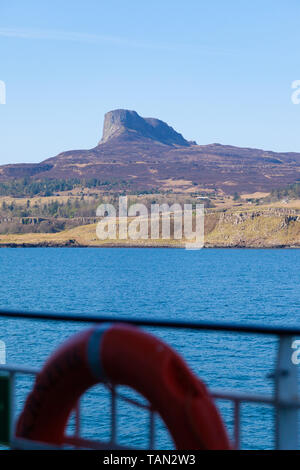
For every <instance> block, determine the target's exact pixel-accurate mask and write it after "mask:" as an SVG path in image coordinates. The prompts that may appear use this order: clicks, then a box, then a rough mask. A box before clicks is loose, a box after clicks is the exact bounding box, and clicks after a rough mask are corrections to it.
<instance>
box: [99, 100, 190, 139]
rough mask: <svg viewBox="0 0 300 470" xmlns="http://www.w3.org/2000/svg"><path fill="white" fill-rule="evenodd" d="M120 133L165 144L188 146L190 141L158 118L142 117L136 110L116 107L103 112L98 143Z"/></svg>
mask: <svg viewBox="0 0 300 470" xmlns="http://www.w3.org/2000/svg"><path fill="white" fill-rule="evenodd" d="M122 135H127V136H128V135H129V136H130V138H131V139H132V138H136V139H141V138H144V139H151V140H154V141H157V142H160V143H162V144H165V145H170V146H174V145H178V146H185V147H188V146H190V145H191V143H190V142H188V141H187V140H185V139H184V138H183V136H182V135H181V134H179V133H178V132H176V131H175V130H174V129H173V128H172V127H171V126H168V124H166V123H165V122H163V121H161V120H160V119H154V118H143V117H141V116H140V115H139V114H138V113H137V112H136V111H129V110H127V109H116V110H114V111H109V112H108V113H106V114H105V117H104V125H103V135H102V139H101V141H100V142H99V144H100V145H101V144H103V143H106V142H108V141H110V140H112V139H115V138H117V137H122Z"/></svg>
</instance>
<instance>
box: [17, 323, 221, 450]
mask: <svg viewBox="0 0 300 470" xmlns="http://www.w3.org/2000/svg"><path fill="white" fill-rule="evenodd" d="M99 382H109V383H111V384H115V385H117V384H120V385H127V386H129V387H131V388H133V389H134V390H136V391H137V392H139V393H140V394H142V395H143V396H144V397H145V398H146V399H147V400H148V401H149V403H150V404H151V406H152V408H153V409H155V410H156V411H157V412H158V413H159V414H160V416H161V417H162V419H163V420H164V422H165V424H166V426H167V428H168V429H169V432H170V434H171V436H172V438H173V440H174V442H175V445H176V448H177V449H229V448H230V443H229V439H228V437H227V433H226V430H225V427H224V425H223V422H222V419H221V417H220V415H219V412H218V410H217V408H216V406H215V404H214V402H213V399H212V398H211V396H210V394H209V392H208V390H207V388H206V386H205V385H204V383H203V382H202V381H200V380H199V379H198V378H197V377H196V376H195V375H194V374H193V373H192V372H191V371H190V369H189V368H188V367H187V365H186V364H185V362H184V361H183V359H182V358H181V357H180V356H179V355H178V354H177V353H176V352H175V351H174V350H173V349H171V348H170V347H169V346H168V345H166V344H165V343H164V342H162V341H160V340H159V339H157V338H155V337H154V336H152V335H150V334H148V333H145V332H143V331H142V330H140V329H139V328H136V327H133V326H129V325H125V324H116V325H110V324H102V325H100V326H98V327H96V328H92V329H89V330H86V331H84V332H82V333H79V334H77V335H74V336H73V337H72V338H71V339H70V340H68V341H66V342H65V343H64V344H63V345H62V346H61V347H60V348H59V349H58V350H57V351H56V352H54V354H53V355H52V356H50V358H49V359H48V361H47V362H46V364H45V365H44V367H43V368H42V370H41V372H40V373H39V374H38V376H37V378H36V381H35V385H34V388H33V390H32V392H31V393H30V394H29V396H28V398H27V400H26V403H25V406H24V410H23V412H22V413H21V415H20V417H19V420H18V423H17V427H16V436H17V437H22V438H25V439H31V440H35V441H41V442H46V443H51V444H58V445H61V444H62V443H63V442H64V434H65V427H66V425H67V422H68V418H69V416H70V413H71V411H72V409H73V408H74V406H75V405H76V402H77V400H78V399H79V398H80V396H81V395H82V394H83V393H84V392H85V391H86V390H87V389H88V388H90V387H92V386H93V385H95V384H97V383H99Z"/></svg>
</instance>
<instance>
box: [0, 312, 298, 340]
mask: <svg viewBox="0 0 300 470" xmlns="http://www.w3.org/2000/svg"><path fill="white" fill-rule="evenodd" d="M0 317H6V318H19V319H31V320H52V321H62V320H65V321H69V322H78V323H104V322H107V323H128V324H131V325H137V326H150V327H159V328H181V329H189V330H207V331H212V330H213V331H224V332H233V333H234V332H237V333H254V334H264V335H276V336H300V328H299V327H282V326H279V325H276V326H263V325H251V324H247V325H242V324H239V323H225V322H218V323H215V322H202V321H181V320H177V321H174V320H172V321H170V320H166V319H160V320H153V319H150V318H128V317H120V316H119V317H116V316H113V317H112V316H101V315H99V316H98V315H88V316H87V315H82V314H74V313H70V314H64V313H43V312H24V311H17V310H0Z"/></svg>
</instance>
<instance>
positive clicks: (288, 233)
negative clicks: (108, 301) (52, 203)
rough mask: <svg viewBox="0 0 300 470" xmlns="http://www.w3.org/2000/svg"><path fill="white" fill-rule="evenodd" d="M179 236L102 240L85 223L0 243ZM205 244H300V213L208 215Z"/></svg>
mask: <svg viewBox="0 0 300 470" xmlns="http://www.w3.org/2000/svg"><path fill="white" fill-rule="evenodd" d="M184 243H185V241H184V240H182V241H180V240H179V241H178V240H162V239H158V240H150V239H149V240H108V241H100V240H99V239H98V238H97V235H96V224H93V225H84V226H81V227H76V228H74V229H71V230H65V231H63V232H60V233H55V234H48V233H47V234H46V233H41V234H40V233H32V234H31V233H27V234H16V235H1V236H0V246H91V247H92V246H94V247H96V246H99V247H104V246H129V247H130V246H140V247H147V246H148V247H159V246H166V247H176V246H184ZM205 246H206V247H251V248H263V247H266V248H273V247H281V246H282V247H299V248H300V216H287V215H278V214H276V213H272V212H270V211H265V212H264V211H249V212H243V213H240V212H238V211H227V212H225V213H217V214H216V213H212V214H207V215H206V216H205Z"/></svg>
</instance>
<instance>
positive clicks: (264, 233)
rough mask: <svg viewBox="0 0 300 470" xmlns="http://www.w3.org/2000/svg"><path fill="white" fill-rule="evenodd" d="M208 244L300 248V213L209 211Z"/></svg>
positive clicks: (271, 210)
mask: <svg viewBox="0 0 300 470" xmlns="http://www.w3.org/2000/svg"><path fill="white" fill-rule="evenodd" d="M205 225H206V234H205V246H207V247H223V248H234V247H238V248H243V247H244V248H276V247H295V248H296V247H297V248H300V214H299V213H297V212H296V211H294V210H284V209H268V210H256V211H249V212H236V211H234V212H233V211H226V212H224V213H215V214H207V215H206V218H205Z"/></svg>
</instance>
